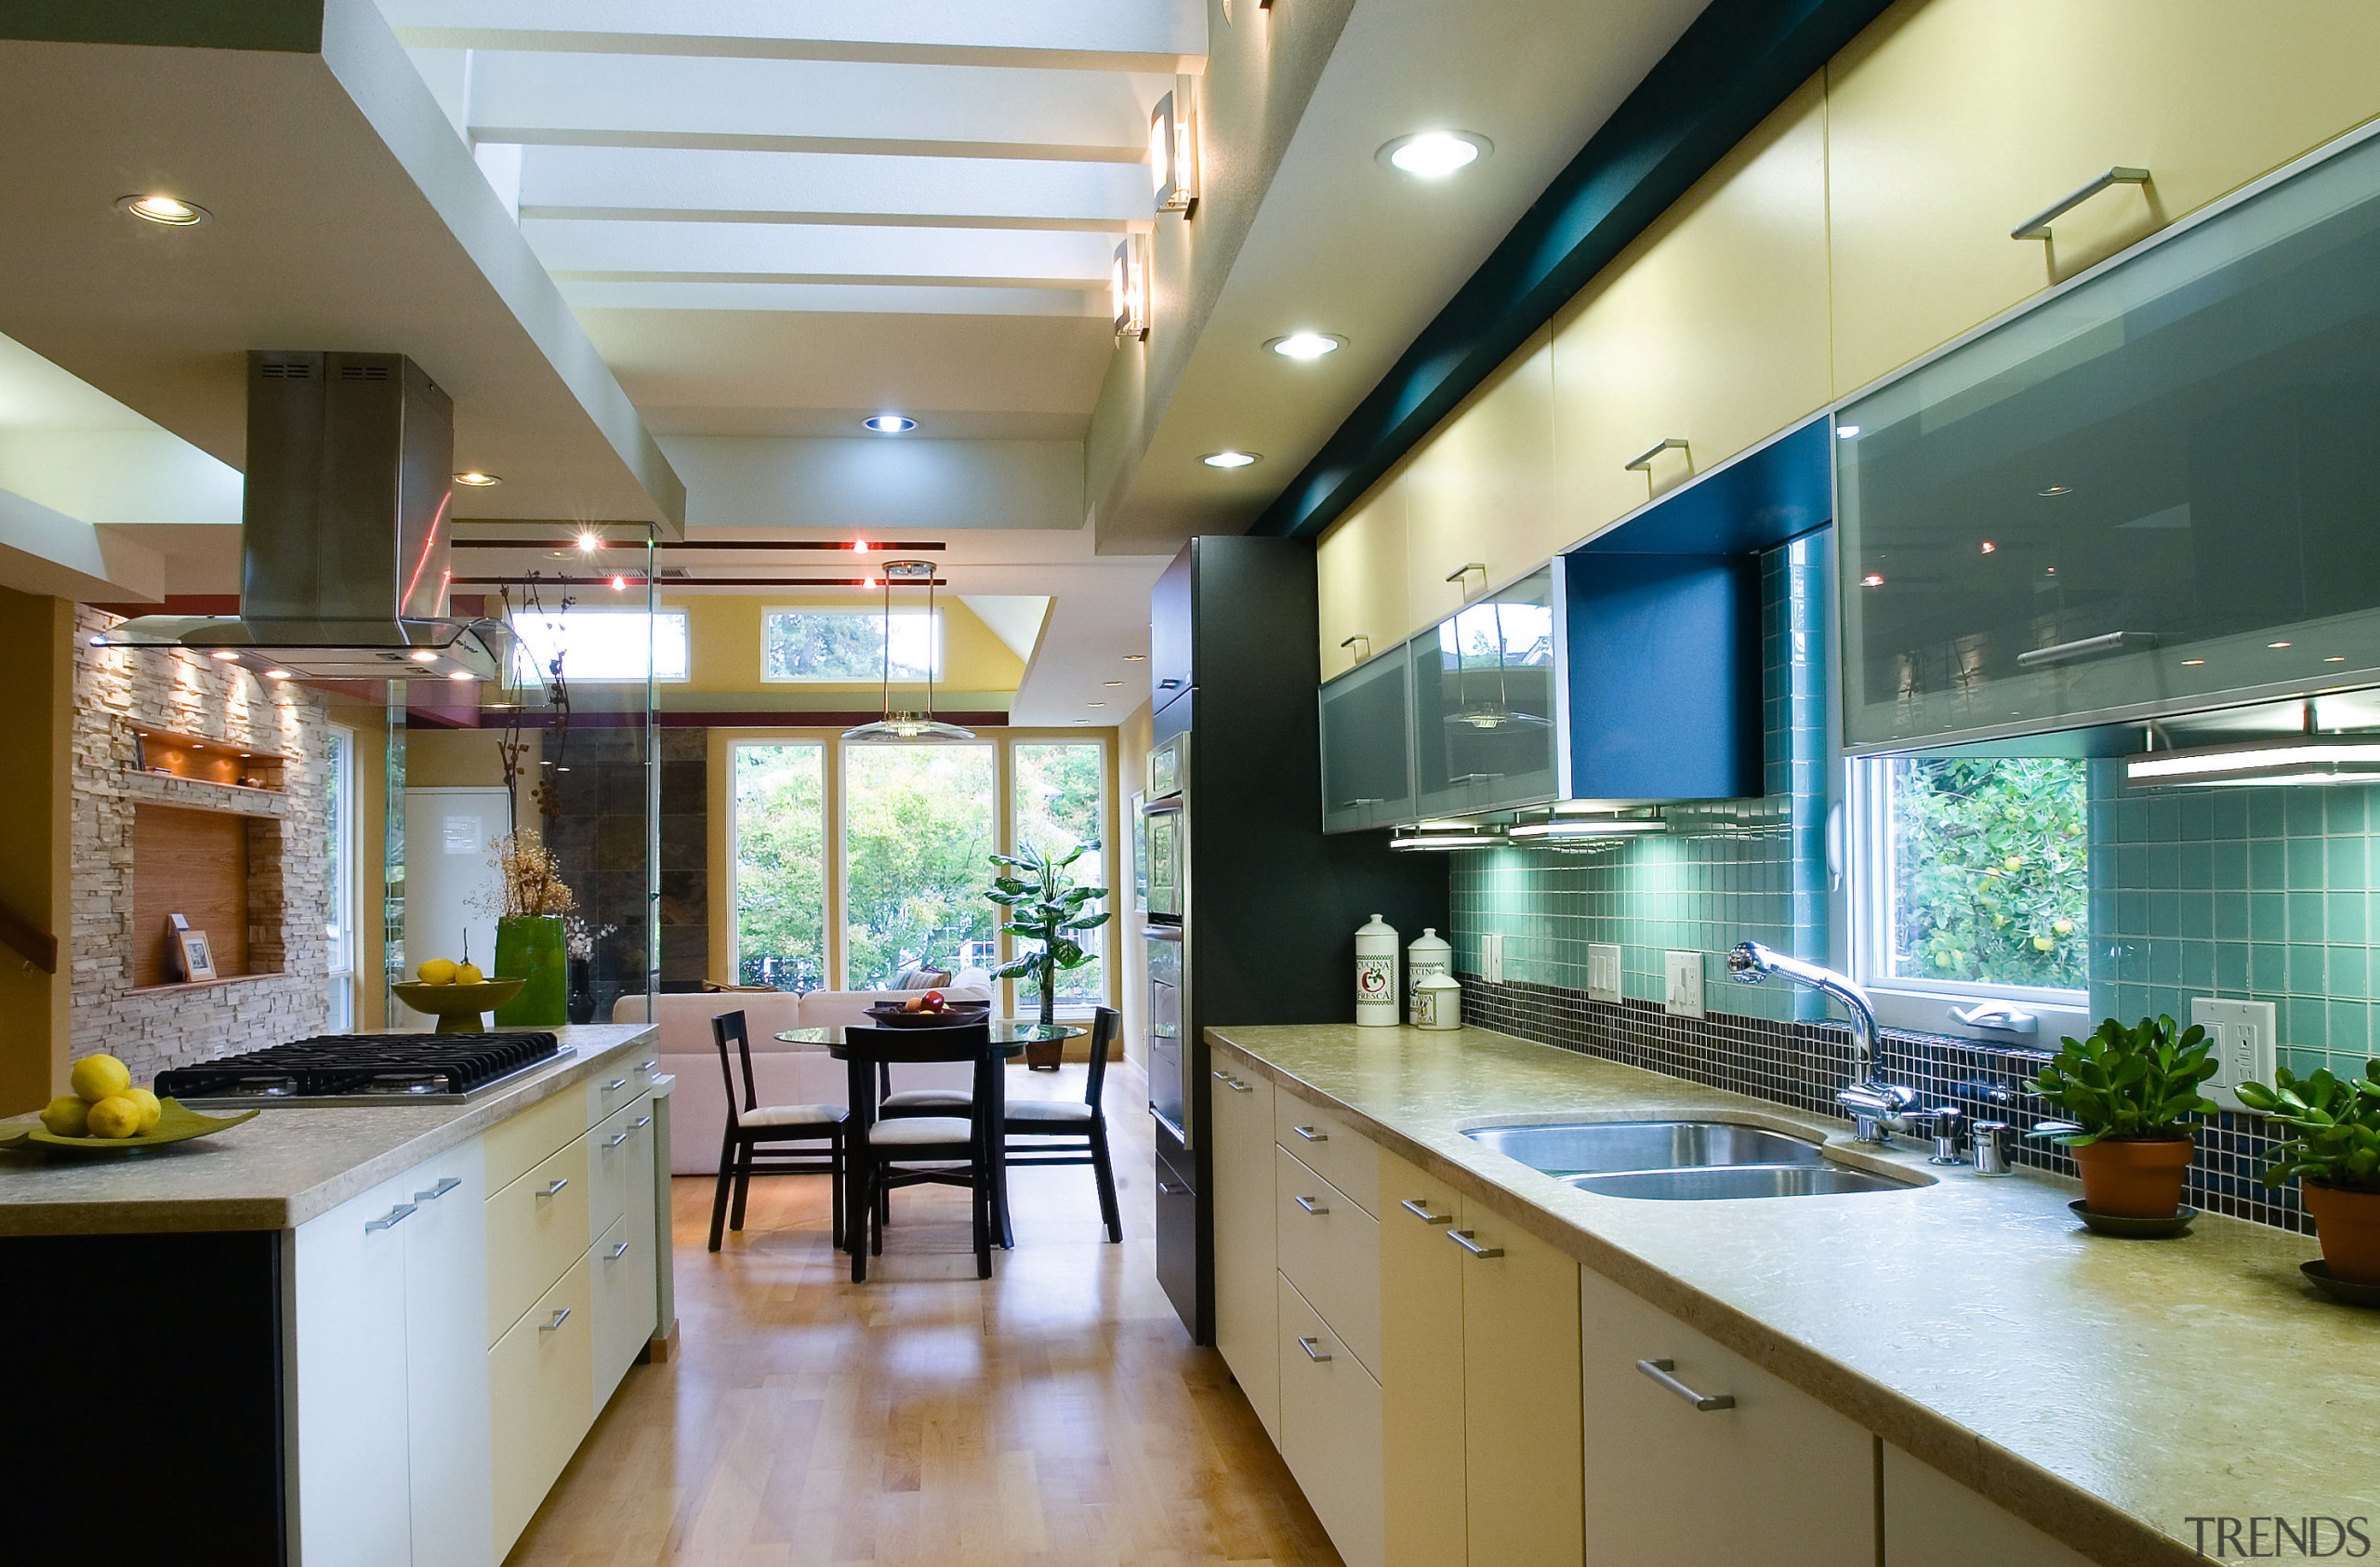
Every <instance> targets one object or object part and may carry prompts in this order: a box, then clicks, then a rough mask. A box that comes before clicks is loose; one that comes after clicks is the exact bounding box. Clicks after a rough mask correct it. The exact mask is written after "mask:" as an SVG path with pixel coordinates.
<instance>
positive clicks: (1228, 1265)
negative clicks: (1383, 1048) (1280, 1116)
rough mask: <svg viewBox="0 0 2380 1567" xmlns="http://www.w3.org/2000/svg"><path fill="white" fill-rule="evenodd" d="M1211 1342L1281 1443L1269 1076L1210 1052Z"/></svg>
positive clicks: (1258, 1415)
mask: <svg viewBox="0 0 2380 1567" xmlns="http://www.w3.org/2000/svg"><path fill="white" fill-rule="evenodd" d="M1213 1065H1214V1078H1215V1081H1214V1082H1213V1084H1212V1086H1211V1090H1210V1098H1211V1099H1212V1101H1213V1104H1214V1116H1213V1122H1214V1137H1215V1348H1217V1349H1218V1350H1220V1351H1221V1352H1222V1354H1223V1363H1224V1364H1225V1365H1228V1366H1229V1367H1231V1374H1232V1375H1233V1376H1235V1377H1236V1378H1237V1379H1238V1381H1239V1390H1240V1391H1241V1392H1242V1393H1243V1394H1245V1395H1246V1396H1247V1399H1248V1402H1249V1405H1250V1408H1252V1409H1254V1410H1255V1411H1256V1418H1257V1420H1258V1421H1259V1422H1261V1423H1262V1424H1263V1427H1264V1434H1265V1435H1266V1436H1268V1437H1271V1438H1272V1439H1273V1444H1274V1445H1275V1446H1276V1447H1278V1446H1279V1445H1280V1442H1281V1362H1280V1354H1279V1333H1278V1329H1279V1311H1280V1306H1279V1299H1280V1295H1279V1285H1278V1281H1277V1279H1276V1274H1275V1261H1274V1258H1275V1253H1274V1242H1273V1201H1274V1198H1273V1162H1274V1159H1275V1158H1276V1155H1277V1152H1278V1150H1277V1149H1276V1148H1275V1147H1274V1145H1273V1080H1272V1079H1271V1078H1268V1077H1265V1076H1264V1075H1263V1074H1262V1073H1260V1072H1257V1071H1253V1070H1251V1069H1249V1067H1248V1066H1247V1065H1246V1064H1245V1063H1243V1062H1242V1061H1241V1060H1240V1058H1239V1057H1238V1056H1234V1055H1232V1054H1230V1053H1229V1052H1227V1051H1222V1050H1218V1051H1216V1052H1214V1054H1213Z"/></svg>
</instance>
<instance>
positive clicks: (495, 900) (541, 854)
mask: <svg viewBox="0 0 2380 1567" xmlns="http://www.w3.org/2000/svg"><path fill="white" fill-rule="evenodd" d="M487 846H488V848H489V849H490V850H491V851H492V852H493V853H494V854H495V856H496V857H495V858H494V859H491V860H489V861H488V864H489V866H491V867H492V868H493V869H494V870H496V872H497V875H498V878H499V880H498V883H497V884H496V885H495V886H493V887H486V888H483V889H482V890H481V891H480V892H478V893H476V894H474V895H472V897H471V899H470V905H471V907H472V909H473V910H477V911H478V912H480V913H482V914H486V915H490V916H492V917H494V918H496V919H516V918H519V917H520V916H522V915H527V914H567V913H569V912H570V911H571V910H573V909H574V908H575V907H577V904H578V899H577V898H576V897H575V896H572V894H571V890H570V888H568V887H567V886H565V885H563V884H562V867H561V865H560V864H558V863H557V862H556V861H555V859H554V855H553V851H552V850H551V849H549V848H547V847H546V845H545V843H543V842H542V841H541V840H540V839H539V838H538V836H537V835H536V832H534V831H530V830H522V831H519V832H508V833H506V834H505V835H504V836H503V837H501V838H491V839H489V840H488V842H487Z"/></svg>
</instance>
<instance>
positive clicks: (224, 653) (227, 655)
mask: <svg viewBox="0 0 2380 1567" xmlns="http://www.w3.org/2000/svg"><path fill="white" fill-rule="evenodd" d="M215 657H218V658H221V659H224V660H226V661H229V660H231V659H233V658H237V657H239V655H238V654H236V653H234V652H232V651H231V649H230V648H228V647H225V648H218V649H217V651H216V654H215Z"/></svg>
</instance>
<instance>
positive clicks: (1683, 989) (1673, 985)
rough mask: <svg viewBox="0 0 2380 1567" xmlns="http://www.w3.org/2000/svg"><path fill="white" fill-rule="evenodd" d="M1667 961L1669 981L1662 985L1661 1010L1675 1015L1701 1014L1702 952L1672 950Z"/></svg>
mask: <svg viewBox="0 0 2380 1567" xmlns="http://www.w3.org/2000/svg"><path fill="white" fill-rule="evenodd" d="M1665 963H1666V966H1665V967H1664V969H1663V973H1664V974H1665V975H1666V976H1668V983H1667V984H1665V985H1663V986H1662V987H1661V997H1662V1000H1661V1010H1662V1011H1664V1012H1666V1013H1668V1014H1669V1015H1670V1016H1673V1017H1699V1016H1702V954H1701V953H1699V952H1671V953H1668V954H1666V955H1665Z"/></svg>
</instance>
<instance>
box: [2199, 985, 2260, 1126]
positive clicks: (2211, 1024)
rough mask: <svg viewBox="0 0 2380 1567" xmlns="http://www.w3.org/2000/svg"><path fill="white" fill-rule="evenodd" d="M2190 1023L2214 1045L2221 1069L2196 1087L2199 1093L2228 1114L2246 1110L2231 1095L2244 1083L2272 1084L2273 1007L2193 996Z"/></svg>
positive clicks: (2237, 1099) (2234, 1096)
mask: <svg viewBox="0 0 2380 1567" xmlns="http://www.w3.org/2000/svg"><path fill="white" fill-rule="evenodd" d="M2190 1021H2191V1022H2193V1023H2196V1024H2199V1025H2201V1026H2202V1027H2203V1028H2204V1029H2206V1031H2207V1034H2208V1036H2209V1037H2210V1038H2212V1039H2213V1040H2214V1041H2215V1060H2217V1061H2218V1062H2220V1063H2222V1067H2223V1069H2222V1070H2221V1071H2218V1072H2216V1073H2215V1075H2214V1076H2213V1077H2211V1078H2209V1079H2207V1080H2206V1082H2203V1083H2202V1084H2200V1085H2199V1088H2200V1092H2202V1093H2203V1094H2204V1095H2205V1096H2207V1097H2208V1098H2210V1099H2212V1100H2214V1101H2215V1103H2216V1104H2218V1105H2221V1106H2222V1107H2223V1108H2224V1109H2227V1110H2236V1109H2246V1108H2247V1107H2246V1106H2244V1105H2242V1104H2241V1103H2240V1096H2238V1095H2237V1094H2235V1093H2234V1092H2232V1091H2233V1090H2234V1089H2236V1088H2238V1087H2239V1086H2240V1084H2241V1083H2243V1082H2265V1083H2269V1082H2272V1068H2273V1062H2274V1060H2275V1056H2274V1054H2273V1051H2274V1047H2275V1045H2276V1044H2277V1043H2278V1041H2277V1040H2276V1039H2275V1038H2274V1035H2275V1033H2276V1032H2277V1031H2278V1022H2277V1018H2276V1013H2275V1009H2274V1006H2273V1003H2270V1002H2231V1001H2217V1000H2215V998H2214V997H2212V996H2192V997H2191V998H2190Z"/></svg>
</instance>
